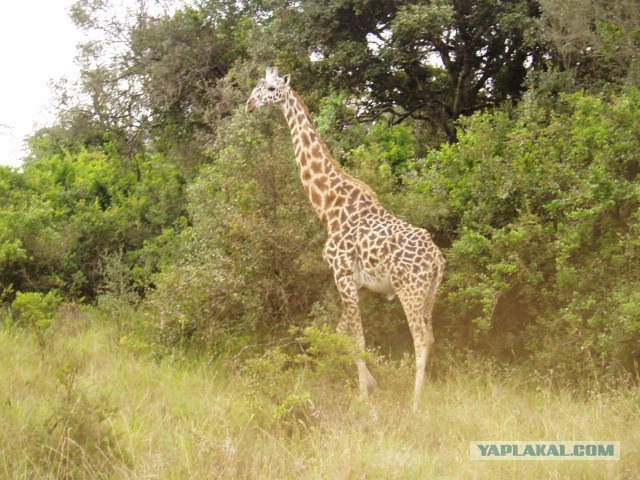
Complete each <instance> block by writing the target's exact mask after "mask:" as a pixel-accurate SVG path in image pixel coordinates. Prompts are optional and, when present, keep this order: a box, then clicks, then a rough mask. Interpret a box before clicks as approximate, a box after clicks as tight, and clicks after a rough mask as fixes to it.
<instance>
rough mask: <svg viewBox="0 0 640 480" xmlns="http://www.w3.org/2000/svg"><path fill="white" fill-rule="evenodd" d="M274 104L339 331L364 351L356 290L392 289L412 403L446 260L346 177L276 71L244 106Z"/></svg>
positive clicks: (369, 381)
mask: <svg viewBox="0 0 640 480" xmlns="http://www.w3.org/2000/svg"><path fill="white" fill-rule="evenodd" d="M270 104H276V105H279V106H280V107H281V109H282V111H283V113H284V116H285V118H286V120H287V123H288V124H289V128H290V130H291V137H292V141H293V145H294V149H295V153H296V160H297V164H298V168H299V173H300V179H301V181H302V185H303V187H304V189H305V191H306V192H307V196H308V198H309V201H310V202H311V205H312V206H313V208H314V210H315V211H316V213H317V214H318V216H319V217H320V219H321V220H322V222H323V223H324V224H325V226H326V227H327V231H328V239H327V242H326V244H325V247H324V251H323V256H324V259H325V260H326V261H327V263H328V264H329V265H330V266H331V268H332V270H333V274H334V279H335V282H336V286H337V288H338V291H339V293H340V297H341V299H342V302H343V305H344V310H343V314H342V318H341V320H340V323H339V324H338V331H344V332H346V333H348V334H350V335H352V336H353V337H354V338H355V339H356V341H357V342H358V344H359V345H360V347H361V348H362V349H363V350H364V348H365V341H364V334H363V329H362V321H361V318H360V309H359V295H358V291H359V290H360V289H362V288H366V289H369V290H372V291H374V292H378V293H383V294H386V295H387V296H389V297H390V298H393V296H395V295H397V296H398V298H399V300H400V302H401V303H402V306H403V309H404V311H405V314H406V316H407V321H408V323H409V328H410V330H411V335H412V337H413V341H414V348H415V353H416V377H415V391H414V408H415V407H417V405H418V401H419V397H420V393H421V390H422V384H423V381H424V373H425V367H426V362H427V358H428V355H429V350H430V347H431V345H432V344H433V332H432V326H431V324H432V323H431V312H432V309H433V304H434V301H435V296H436V292H437V290H438V287H439V285H440V282H441V281H442V276H443V274H444V267H445V260H444V256H443V255H442V253H441V252H440V250H439V249H438V247H437V246H436V245H435V243H433V241H432V240H431V236H430V235H429V233H428V232H427V231H426V230H424V229H422V228H419V227H415V226H413V225H411V224H409V223H407V222H405V221H404V220H402V219H399V218H397V217H395V216H394V215H392V214H391V213H389V212H388V211H387V210H386V209H385V208H384V207H383V206H382V205H381V203H380V202H379V200H378V198H377V196H376V194H375V193H374V192H373V190H371V188H370V187H369V186H368V185H366V184H364V183H363V182H361V181H359V180H357V179H355V178H353V177H351V176H350V175H348V174H347V173H346V172H344V170H342V168H341V167H340V165H339V164H338V163H337V162H336V161H335V159H334V158H333V157H332V156H331V154H330V153H329V151H328V148H327V146H326V145H325V144H324V142H323V141H322V140H321V139H320V137H319V136H318V133H317V131H316V130H315V128H314V126H313V123H312V121H311V117H310V115H309V112H308V110H307V108H306V106H305V105H304V102H302V99H301V98H300V97H299V96H298V94H297V93H296V92H295V91H294V90H293V89H292V88H291V87H290V86H289V76H288V75H286V76H284V77H282V78H281V77H278V74H277V71H276V70H275V69H267V75H266V77H265V78H264V79H262V80H261V81H260V83H259V84H258V86H257V87H256V88H255V89H254V91H253V93H252V94H251V97H250V98H249V100H248V101H247V106H246V109H247V111H248V112H251V111H253V110H254V109H255V108H259V107H261V106H264V105H270ZM356 365H357V367H358V375H359V384H360V390H361V393H362V395H363V396H366V395H367V393H368V389H369V387H371V386H374V385H375V380H374V378H373V376H372V375H371V374H370V373H369V371H368V369H367V367H366V365H365V362H364V361H363V360H362V359H360V358H357V359H356Z"/></svg>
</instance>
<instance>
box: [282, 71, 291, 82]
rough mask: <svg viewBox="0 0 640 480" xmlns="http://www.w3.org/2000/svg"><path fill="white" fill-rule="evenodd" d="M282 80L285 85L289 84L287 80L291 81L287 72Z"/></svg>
mask: <svg viewBox="0 0 640 480" xmlns="http://www.w3.org/2000/svg"><path fill="white" fill-rule="evenodd" d="M282 81H283V82H284V84H285V85H289V82H290V81H291V75H289V74H288V73H287V74H286V75H285V76H284V77H282Z"/></svg>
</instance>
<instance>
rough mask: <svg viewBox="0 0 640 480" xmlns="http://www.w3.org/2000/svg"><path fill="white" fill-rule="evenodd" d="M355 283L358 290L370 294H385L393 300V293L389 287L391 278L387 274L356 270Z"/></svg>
mask: <svg viewBox="0 0 640 480" xmlns="http://www.w3.org/2000/svg"><path fill="white" fill-rule="evenodd" d="M356 282H357V284H358V287H359V288H366V289H368V290H371V291H372V292H377V293H385V294H387V295H388V296H389V297H391V298H393V295H394V294H395V292H394V291H393V287H392V286H391V277H390V276H389V273H387V272H376V271H373V272H371V271H368V270H366V269H364V268H362V269H358V270H356Z"/></svg>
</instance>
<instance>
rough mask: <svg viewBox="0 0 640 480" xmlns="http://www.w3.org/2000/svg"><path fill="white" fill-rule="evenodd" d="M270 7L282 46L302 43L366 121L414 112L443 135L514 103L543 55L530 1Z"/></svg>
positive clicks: (335, 0)
mask: <svg viewBox="0 0 640 480" xmlns="http://www.w3.org/2000/svg"><path fill="white" fill-rule="evenodd" d="M275 11H276V16H277V18H278V19H279V21H278V26H277V27H276V28H277V30H278V31H279V35H278V38H279V42H280V45H281V47H282V48H283V49H285V50H289V51H291V50H293V49H297V48H299V47H300V46H301V47H302V48H304V49H305V50H306V52H307V55H311V57H312V58H313V59H314V60H315V62H313V64H312V66H311V68H312V69H313V71H314V72H315V73H317V74H318V75H319V76H320V78H321V79H322V80H323V81H325V82H329V83H331V84H332V85H333V86H335V87H336V88H338V89H344V88H347V89H349V90H350V91H351V92H352V93H354V94H355V95H356V96H357V97H358V98H359V99H360V100H361V107H362V108H363V112H362V113H363V116H364V117H369V118H377V117H379V116H380V115H381V114H383V113H385V112H390V113H391V114H392V115H393V117H394V119H395V121H396V122H398V121H402V120H403V119H405V118H407V117H413V118H416V119H420V120H423V121H425V122H428V123H430V124H432V125H434V126H437V128H438V129H439V130H440V131H441V132H444V134H445V135H446V137H447V138H448V139H449V140H454V139H455V125H454V122H455V121H456V119H457V118H458V117H460V116H461V115H469V114H471V113H473V112H474V111H477V110H479V109H482V108H485V107H487V106H490V105H496V104H498V103H500V102H503V101H505V100H512V101H513V100H517V99H518V98H519V96H520V94H521V93H522V90H523V81H524V79H525V76H526V74H527V68H529V69H530V68H534V67H536V66H537V65H538V64H539V63H540V60H541V51H540V49H539V48H538V47H537V46H536V45H535V44H533V43H532V42H529V39H530V36H529V33H530V32H531V31H533V29H534V27H535V19H536V18H537V17H538V16H539V9H538V4H537V2H536V1H534V0H479V1H478V0H426V1H402V2H397V1H390V0H331V1H329V2H315V1H309V0H303V1H301V2H299V3H296V4H295V5H294V6H291V4H290V2H283V3H279V4H278V6H277V9H276V10H275Z"/></svg>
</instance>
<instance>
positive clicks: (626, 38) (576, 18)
mask: <svg viewBox="0 0 640 480" xmlns="http://www.w3.org/2000/svg"><path fill="white" fill-rule="evenodd" d="M540 4H541V8H542V11H543V15H542V19H543V22H544V23H543V28H542V32H543V34H544V36H545V37H546V40H547V42H548V43H549V45H550V46H551V50H552V52H553V56H554V59H555V63H556V68H557V69H559V70H560V71H563V72H569V73H570V74H571V75H572V76H573V78H574V81H575V82H576V83H577V85H578V86H580V87H586V88H588V89H590V90H598V89H600V88H602V86H603V85H604V84H608V83H614V84H621V83H628V84H632V85H635V86H636V87H640V3H638V2H637V1H636V0H567V1H563V2H556V1H552V0H541V1H540Z"/></svg>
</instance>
